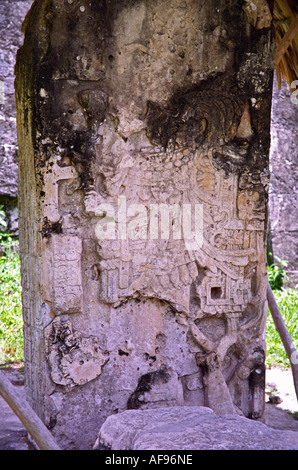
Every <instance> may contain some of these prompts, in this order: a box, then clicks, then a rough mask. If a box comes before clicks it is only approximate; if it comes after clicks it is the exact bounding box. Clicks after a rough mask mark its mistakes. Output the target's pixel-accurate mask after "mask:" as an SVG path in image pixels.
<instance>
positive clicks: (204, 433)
mask: <svg viewBox="0 0 298 470" xmlns="http://www.w3.org/2000/svg"><path fill="white" fill-rule="evenodd" d="M103 448H106V449H109V450H298V432H294V431H278V430H276V429H273V428H269V427H268V426H266V425H265V424H263V423H261V422H258V421H253V420H250V419H248V418H244V417H241V416H238V415H225V416H217V415H215V414H214V413H213V411H212V410H211V409H210V408H206V407H200V406H197V407H169V408H158V409H148V410H128V411H124V412H123V413H119V414H116V415H112V416H109V417H108V418H107V420H106V421H105V422H104V424H103V425H102V427H101V429H100V431H99V435H98V438H97V440H96V443H95V445H94V449H95V450H98V449H103Z"/></svg>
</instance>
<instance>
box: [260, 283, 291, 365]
mask: <svg viewBox="0 0 298 470" xmlns="http://www.w3.org/2000/svg"><path fill="white" fill-rule="evenodd" d="M273 292H274V297H275V299H276V302H277V304H278V306H279V309H280V311H281V314H282V316H283V319H284V322H285V324H286V326H287V329H288V331H289V333H290V336H291V338H292V341H293V342H294V344H295V346H296V349H297V350H298V290H297V289H283V288H282V289H275V290H274V291H273ZM266 343H267V355H266V364H267V365H268V366H272V365H280V366H282V367H284V368H288V367H290V361H289V359H288V357H287V355H286V352H285V350H284V347H283V344H282V342H281V339H280V337H279V334H278V333H277V331H276V328H275V325H274V322H273V320H272V316H271V313H270V311H268V318H267V328H266Z"/></svg>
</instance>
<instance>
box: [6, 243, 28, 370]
mask: <svg viewBox="0 0 298 470" xmlns="http://www.w3.org/2000/svg"><path fill="white" fill-rule="evenodd" d="M6 235H7V236H6V240H5V246H4V248H3V249H4V251H3V252H2V253H1V255H2V256H1V257H0V364H1V363H5V362H8V361H9V362H11V361H18V360H22V359H23V331H22V329H23V321H22V306H21V275H20V259H19V254H18V251H17V247H18V242H17V240H13V239H12V238H11V236H10V235H9V234H6ZM2 242H3V239H2Z"/></svg>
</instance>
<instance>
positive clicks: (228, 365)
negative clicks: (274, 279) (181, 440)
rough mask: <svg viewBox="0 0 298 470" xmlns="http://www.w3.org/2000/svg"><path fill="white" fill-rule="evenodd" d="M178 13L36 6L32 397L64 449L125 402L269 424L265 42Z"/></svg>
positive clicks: (26, 168)
mask: <svg viewBox="0 0 298 470" xmlns="http://www.w3.org/2000/svg"><path fill="white" fill-rule="evenodd" d="M166 3H167V8H166V12H165V10H164V8H165V2H159V1H156V0H155V1H153V0H152V1H151V0H142V1H141V0H140V1H136V0H135V1H128V0H127V1H126V0H125V1H119V2H117V1H116V2H115V1H113V2H112V1H111V2H110V1H108V0H107V1H95V0H91V1H88V2H87V1H85V0H82V1H80V2H78V1H76V0H73V1H70V0H68V1H64V0H63V1H62V0H53V1H47V0H44V1H39V2H35V4H34V5H33V8H32V9H31V11H30V12H29V15H28V17H27V19H26V21H25V24H24V30H25V42H24V46H23V48H22V49H20V51H19V53H18V59H17V66H16V96H17V109H18V138H19V147H20V157H19V158H20V176H19V178H20V232H21V235H22V234H23V242H22V245H21V257H22V277H23V307H24V308H23V310H24V323H25V329H24V331H25V364H26V368H27V369H26V370H27V376H28V379H27V388H28V394H29V396H30V399H31V402H32V403H33V405H34V407H35V408H36V409H37V410H38V412H39V414H40V415H41V416H42V417H43V419H44V421H45V422H46V423H47V424H48V425H49V427H51V429H52V431H53V433H54V434H56V435H57V436H60V437H61V439H62V440H63V442H65V445H68V446H75V445H81V446H84V445H86V446H87V443H88V442H90V441H92V437H93V434H94V432H95V433H96V431H97V430H98V426H99V425H100V423H102V422H103V420H104V419H105V418H106V417H107V416H108V415H109V414H112V413H115V412H117V411H122V410H125V409H127V408H154V407H164V406H170V405H179V406H183V405H194V406H196V405H201V406H202V405H203V406H208V407H211V408H212V409H213V410H214V411H215V412H216V413H219V414H225V413H238V414H240V415H244V416H247V417H250V418H254V419H258V418H262V415H263V411H264V373H265V372H264V370H265V367H264V360H265V352H264V349H265V345H264V331H265V322H266V308H267V306H266V284H267V280H266V251H265V236H266V234H265V226H266V217H267V215H266V207H267V189H268V188H267V187H268V168H267V167H268V150H269V149H268V146H269V142H268V140H269V139H268V133H269V121H270V93H271V82H272V77H271V75H272V53H271V49H272V48H271V42H272V36H271V31H270V27H268V26H267V27H263V26H262V28H261V29H256V27H255V26H252V25H251V24H249V21H248V19H247V16H246V14H245V11H244V10H243V9H242V8H241V5H239V2H237V1H232V2H226V1H223V0H222V1H220V2H201V1H200V2H198V1H192V0H190V1H187V2H182V1H178V0H169V1H168V2H166ZM206 3H208V5H207V4H206ZM209 3H210V4H209ZM210 12H211V13H210ZM210 15H211V17H212V20H211V19H210V18H211V17H210ZM228 18H230V21H232V24H231V25H230V24H229V26H228ZM231 18H232V20H231ZM238 44H239V45H241V47H240V46H238ZM28 56H30V60H28ZM28 62H29V64H28ZM28 97H29V98H28ZM267 114H268V116H267ZM187 220H188V221H189V220H190V221H191V222H189V226H188V229H189V231H190V233H191V234H192V235H193V234H194V233H195V234H196V233H197V232H196V228H198V227H199V231H200V237H199V238H200V243H196V244H191V243H189V237H188V235H187V229H186V222H187ZM108 227H110V228H111V232H108ZM194 227H195V228H194ZM108 234H110V236H108ZM195 236H196V235H195ZM196 241H198V240H197V239H196ZM74 409H75V410H76V416H75V417H74V415H73V410H74ZM80 413H81V415H82V416H88V418H86V420H85V418H84V420H85V421H86V422H82V419H80V418H79V415H80ZM70 419H71V422H72V429H67V422H68V420H70ZM92 419H96V429H95V430H94V429H93V424H94V422H93V421H92ZM84 420H83V421H84ZM92 423H93V424H92ZM82 429H84V434H85V436H84V437H82V436H81V433H82ZM79 435H80V439H81V441H80V444H74V442H78V440H79V438H78V436H79ZM62 436H63V437H62ZM82 439H83V443H82ZM85 441H86V442H85Z"/></svg>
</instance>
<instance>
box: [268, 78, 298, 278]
mask: <svg viewBox="0 0 298 470" xmlns="http://www.w3.org/2000/svg"><path fill="white" fill-rule="evenodd" d="M297 126H298V104H294V103H292V102H291V94H290V90H289V87H288V84H287V83H286V82H285V81H283V82H282V87H281V90H279V89H278V88H277V84H276V80H274V88H273V101H272V114H271V151H270V164H271V168H270V169H271V181H270V190H269V194H270V202H269V204H270V209H269V210H270V222H271V238H272V248H273V255H274V256H278V257H279V258H281V259H283V260H286V261H288V267H287V272H288V275H289V277H290V283H291V285H292V286H295V285H296V284H297V283H298V217H297V199H298V188H297V182H298V132H297Z"/></svg>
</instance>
